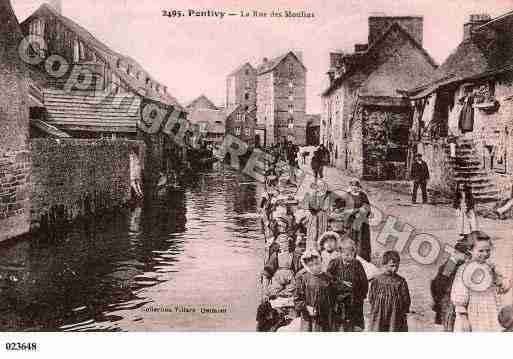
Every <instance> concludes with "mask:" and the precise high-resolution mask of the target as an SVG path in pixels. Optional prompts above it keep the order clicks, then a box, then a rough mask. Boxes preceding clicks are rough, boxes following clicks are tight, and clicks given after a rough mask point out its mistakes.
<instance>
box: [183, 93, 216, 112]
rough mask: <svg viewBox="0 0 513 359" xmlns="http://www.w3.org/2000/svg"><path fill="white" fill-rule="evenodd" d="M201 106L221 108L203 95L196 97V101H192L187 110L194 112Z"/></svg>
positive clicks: (213, 108)
mask: <svg viewBox="0 0 513 359" xmlns="http://www.w3.org/2000/svg"><path fill="white" fill-rule="evenodd" d="M200 108H207V109H210V110H219V108H218V107H217V106H216V105H214V103H213V102H212V101H210V99H209V98H208V97H207V96H205V95H201V96H200V97H198V98H196V99H195V100H194V101H192V102H191V103H190V104H188V105H187V106H186V107H185V109H186V110H187V112H193V111H194V110H197V109H200Z"/></svg>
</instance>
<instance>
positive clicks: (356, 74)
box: [320, 16, 436, 180]
mask: <svg viewBox="0 0 513 359" xmlns="http://www.w3.org/2000/svg"><path fill="white" fill-rule="evenodd" d="M368 26H369V33H368V43H367V44H356V45H355V47H354V52H353V53H342V52H336V53H331V54H330V68H329V70H328V73H327V74H328V76H329V81H330V84H329V87H328V88H327V89H326V90H325V91H324V92H323V93H322V114H321V126H320V127H321V129H320V137H321V142H322V143H323V144H324V145H325V146H326V147H327V148H328V150H329V151H330V153H331V162H332V163H333V164H334V165H335V166H336V167H338V168H340V169H343V170H347V171H348V172H350V173H352V174H353V175H354V176H356V177H359V178H364V179H370V180H385V179H405V178H407V177H408V171H407V155H408V135H409V129H410V126H411V123H412V109H411V106H410V101H409V100H408V98H407V97H406V96H405V95H404V94H403V93H401V92H399V91H398V90H400V89H402V90H405V89H408V88H411V87H412V84H421V83H425V82H426V81H428V80H429V79H430V78H431V76H432V75H433V73H434V71H435V69H436V63H435V61H434V60H433V59H432V58H431V56H430V55H429V54H428V53H427V52H426V50H425V49H424V48H423V47H422V41H423V18H422V17H417V16H401V17H389V16H371V17H369V19H368Z"/></svg>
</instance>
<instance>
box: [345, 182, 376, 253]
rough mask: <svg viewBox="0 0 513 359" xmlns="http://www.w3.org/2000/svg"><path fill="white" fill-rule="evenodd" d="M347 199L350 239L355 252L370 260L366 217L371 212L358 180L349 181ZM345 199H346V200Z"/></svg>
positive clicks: (367, 199)
mask: <svg viewBox="0 0 513 359" xmlns="http://www.w3.org/2000/svg"><path fill="white" fill-rule="evenodd" d="M348 192H349V193H348V195H349V196H348V197H349V200H350V201H351V202H352V203H346V206H347V207H348V209H352V211H353V213H352V215H351V217H352V219H351V236H350V237H351V239H352V240H353V241H355V242H356V246H357V249H358V251H357V253H358V255H359V256H360V257H362V258H363V259H365V260H366V261H367V262H370V261H371V238H370V227H369V221H368V218H369V217H370V214H371V208H370V202H369V198H368V197H367V195H366V194H365V193H364V192H363V191H362V186H361V184H360V182H359V181H358V180H352V181H351V182H349V191H348ZM346 201H347V200H346Z"/></svg>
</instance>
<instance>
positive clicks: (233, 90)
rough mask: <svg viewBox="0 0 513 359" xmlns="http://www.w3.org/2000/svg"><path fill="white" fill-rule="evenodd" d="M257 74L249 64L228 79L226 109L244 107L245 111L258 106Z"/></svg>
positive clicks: (240, 67) (234, 72)
mask: <svg viewBox="0 0 513 359" xmlns="http://www.w3.org/2000/svg"><path fill="white" fill-rule="evenodd" d="M256 91H257V72H256V70H255V68H254V67H253V66H251V64H250V63H249V62H246V63H245V64H244V65H242V66H239V67H238V68H237V69H235V70H234V71H232V72H231V73H230V74H229V75H228V76H227V77H226V108H227V109H228V108H230V107H233V106H235V105H242V107H243V111H248V110H249V109H251V108H252V107H255V106H256V101H257V99H256Z"/></svg>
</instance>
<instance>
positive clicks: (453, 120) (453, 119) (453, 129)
mask: <svg viewBox="0 0 513 359" xmlns="http://www.w3.org/2000/svg"><path fill="white" fill-rule="evenodd" d="M462 109H463V105H462V104H460V103H459V102H456V103H455V104H454V106H453V108H452V110H451V112H449V120H448V126H449V134H450V135H452V136H459V135H460V126H459V122H460V115H461V110H462Z"/></svg>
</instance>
